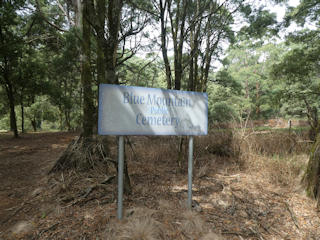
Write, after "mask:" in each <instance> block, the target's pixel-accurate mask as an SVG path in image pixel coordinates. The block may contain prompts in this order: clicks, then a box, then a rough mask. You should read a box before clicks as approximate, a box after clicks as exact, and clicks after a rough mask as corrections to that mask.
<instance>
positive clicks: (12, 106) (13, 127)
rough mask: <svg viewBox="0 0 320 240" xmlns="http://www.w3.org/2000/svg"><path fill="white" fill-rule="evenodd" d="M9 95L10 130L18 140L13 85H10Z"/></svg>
mask: <svg viewBox="0 0 320 240" xmlns="http://www.w3.org/2000/svg"><path fill="white" fill-rule="evenodd" d="M7 95H8V100H9V107H10V128H11V131H12V132H13V135H14V137H15V138H17V137H18V136H19V134H18V128H17V118H16V111H15V104H14V95H13V89H12V85H11V84H9V85H8V91H7Z"/></svg>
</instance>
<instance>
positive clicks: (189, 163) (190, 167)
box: [188, 136, 193, 209]
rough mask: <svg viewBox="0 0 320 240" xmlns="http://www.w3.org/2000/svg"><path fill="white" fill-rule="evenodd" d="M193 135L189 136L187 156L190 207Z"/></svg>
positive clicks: (190, 203) (189, 204) (189, 201)
mask: <svg viewBox="0 0 320 240" xmlns="http://www.w3.org/2000/svg"><path fill="white" fill-rule="evenodd" d="M192 170H193V136H190V137H189V156H188V208H189V209H191V208H192Z"/></svg>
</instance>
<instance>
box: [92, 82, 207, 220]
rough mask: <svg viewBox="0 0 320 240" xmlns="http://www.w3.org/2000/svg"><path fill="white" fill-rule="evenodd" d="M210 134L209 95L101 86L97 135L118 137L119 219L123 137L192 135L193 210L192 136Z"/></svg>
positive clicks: (191, 148) (189, 180)
mask: <svg viewBox="0 0 320 240" xmlns="http://www.w3.org/2000/svg"><path fill="white" fill-rule="evenodd" d="M207 133H208V96H207V94H206V93H199V92H188V91H176V90H164V89H158V88H144V87H129V86H120V85H111V84H100V85H99V115H98V134H99V135H116V136H119V149H118V211H117V216H118V219H122V211H123V209H122V201H123V168H124V140H123V136H126V135H162V136H164V135H176V136H189V154H188V207H189V208H191V206H192V171H193V136H200V135H207Z"/></svg>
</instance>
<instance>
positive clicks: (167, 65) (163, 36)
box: [160, 0, 172, 89]
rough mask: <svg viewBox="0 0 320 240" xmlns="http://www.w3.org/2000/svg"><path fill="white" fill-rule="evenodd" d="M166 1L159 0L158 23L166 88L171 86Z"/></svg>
mask: <svg viewBox="0 0 320 240" xmlns="http://www.w3.org/2000/svg"><path fill="white" fill-rule="evenodd" d="M166 5H167V1H166V0H165V1H164V5H163V1H162V0H160V24H161V52H162V57H163V61H164V66H165V69H166V81H167V89H171V88H172V76H171V68H170V62H169V58H168V48H167V29H166V25H165V23H166V19H165V10H166Z"/></svg>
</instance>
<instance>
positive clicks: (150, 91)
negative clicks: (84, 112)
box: [98, 84, 208, 136]
mask: <svg viewBox="0 0 320 240" xmlns="http://www.w3.org/2000/svg"><path fill="white" fill-rule="evenodd" d="M207 132H208V96H207V94H206V93H198V92H187V91H176V90H164V89H158V88H144V87H128V86H119V85H110V84H101V85H100V88H99V120H98V133H99V134H100V135H188V136H190V135H192V136H196V135H206V134H207Z"/></svg>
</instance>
